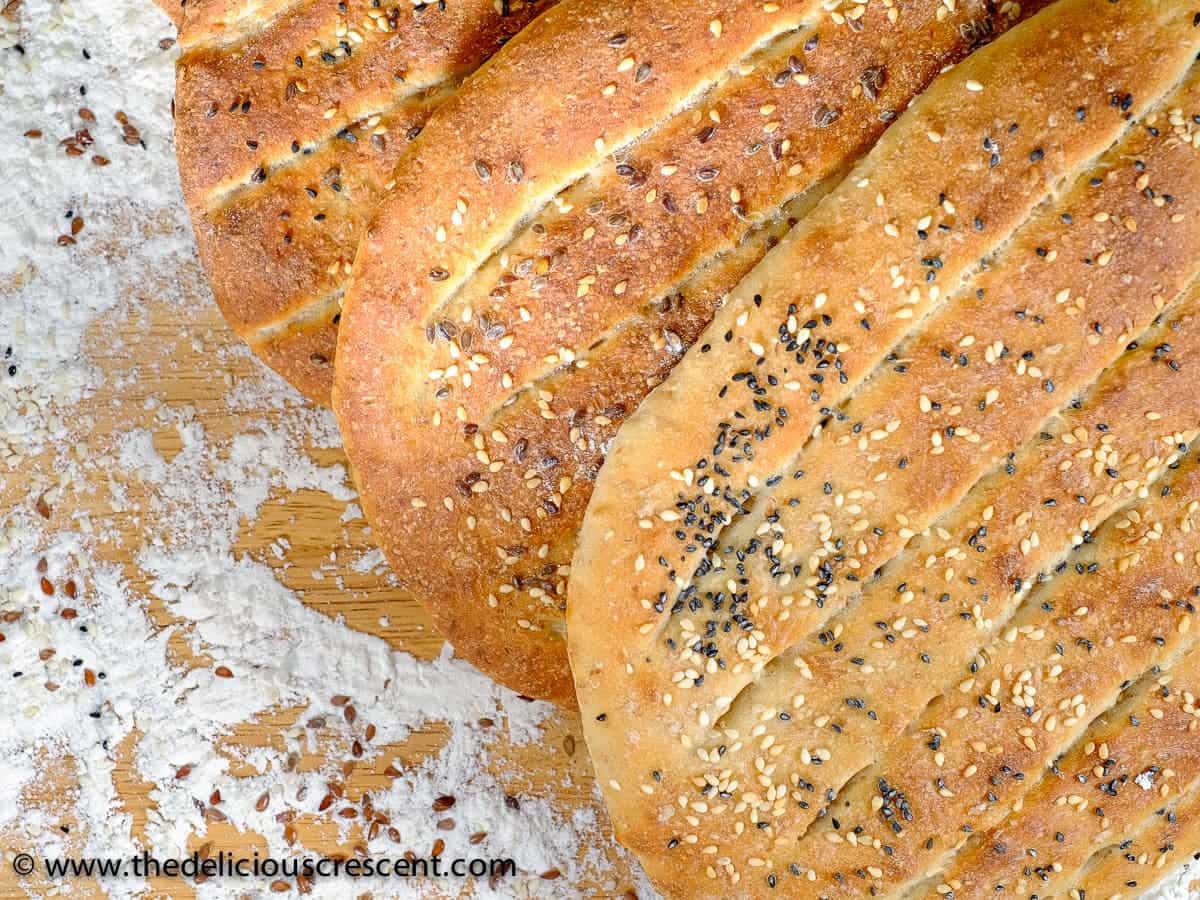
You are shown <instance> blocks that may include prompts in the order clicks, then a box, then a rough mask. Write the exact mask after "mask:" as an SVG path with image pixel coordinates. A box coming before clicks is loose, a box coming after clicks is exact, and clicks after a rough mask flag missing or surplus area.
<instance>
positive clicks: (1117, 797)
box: [926, 481, 1200, 900]
mask: <svg viewBox="0 0 1200 900" xmlns="http://www.w3.org/2000/svg"><path fill="white" fill-rule="evenodd" d="M1198 487H1200V481H1197V482H1195V483H1193V484H1192V485H1191V489H1192V491H1193V496H1196V494H1195V491H1196V489H1197V488H1198ZM1193 502H1196V501H1193ZM1172 524H1174V523H1172ZM1168 565H1169V563H1168ZM1193 644H1194V640H1193ZM1197 693H1200V648H1196V647H1194V646H1193V648H1192V649H1191V650H1190V651H1189V652H1187V653H1186V654H1184V655H1183V656H1182V658H1180V659H1178V660H1176V661H1173V662H1172V664H1170V665H1165V666H1163V667H1162V670H1160V669H1159V668H1157V667H1156V668H1155V669H1154V670H1153V671H1151V672H1149V673H1147V675H1146V676H1145V677H1144V678H1142V679H1141V680H1140V681H1139V682H1138V683H1137V684H1136V685H1134V686H1133V687H1132V688H1131V689H1130V690H1129V691H1128V693H1127V696H1125V697H1124V698H1123V699H1122V700H1121V702H1120V703H1118V704H1117V705H1116V706H1115V707H1114V708H1113V709H1112V710H1110V711H1109V712H1107V713H1105V714H1104V715H1102V716H1099V717H1098V718H1097V719H1096V721H1094V722H1093V723H1092V724H1091V726H1090V727H1089V728H1088V729H1087V731H1086V733H1085V734H1084V735H1083V736H1082V737H1081V739H1080V740H1079V741H1078V742H1076V743H1075V745H1074V746H1072V748H1071V749H1070V750H1069V751H1068V752H1067V753H1066V754H1064V756H1063V758H1062V759H1060V760H1058V761H1057V762H1056V765H1055V769H1054V770H1052V771H1050V772H1048V773H1047V774H1046V775H1045V776H1044V777H1043V778H1042V779H1041V781H1040V782H1039V783H1038V784H1037V785H1036V786H1035V787H1034V788H1033V789H1032V790H1030V791H1029V793H1028V795H1027V796H1026V797H1025V798H1024V802H1023V803H1021V804H1020V806H1019V808H1016V809H1014V810H1013V812H1012V813H1011V814H1010V815H1009V816H1008V817H1007V818H1006V819H1005V820H1004V821H1003V822H1002V823H1000V824H999V825H997V826H995V827H993V828H991V829H989V830H988V831H987V832H986V833H980V834H976V835H974V836H972V837H971V838H970V840H969V843H968V845H967V846H966V847H965V848H964V850H963V852H962V853H961V854H960V855H959V856H958V857H957V858H956V860H955V864H954V865H953V866H952V867H951V868H950V869H949V870H948V871H947V872H946V873H945V874H944V876H943V881H942V883H941V884H940V885H939V886H938V887H937V888H936V889H935V890H934V891H931V892H929V893H928V894H927V895H926V896H930V897H945V898H948V900H964V898H983V897H994V896H996V895H997V894H1000V893H1001V891H1003V894H1004V895H1005V896H1012V897H1020V898H1033V897H1037V896H1050V895H1053V894H1056V893H1059V892H1064V891H1065V889H1066V888H1067V887H1068V886H1069V885H1070V884H1071V882H1072V879H1073V876H1074V875H1075V874H1076V873H1077V872H1078V871H1079V868H1080V866H1082V865H1083V864H1085V863H1086V862H1087V860H1088V857H1089V856H1090V854H1091V853H1092V851H1094V850H1095V849H1097V848H1099V847H1102V846H1104V844H1105V843H1107V842H1108V841H1110V840H1114V839H1115V840H1122V839H1124V838H1127V837H1129V836H1132V835H1134V834H1136V833H1137V832H1138V831H1139V830H1140V829H1141V828H1142V827H1144V826H1145V825H1146V824H1148V823H1149V822H1150V821H1152V820H1153V818H1154V814H1155V811H1156V810H1158V809H1159V808H1161V806H1162V805H1163V804H1164V803H1167V802H1169V801H1170V800H1171V799H1172V798H1175V797H1179V796H1180V795H1181V794H1186V793H1188V792H1189V791H1191V790H1194V789H1195V788H1196V787H1198V786H1200V754H1198V753H1196V740H1197V735H1198V733H1200V708H1198V707H1197V705H1196V696H1197Z"/></svg>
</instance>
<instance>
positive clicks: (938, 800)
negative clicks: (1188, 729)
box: [789, 322, 1200, 898]
mask: <svg viewBox="0 0 1200 900" xmlns="http://www.w3.org/2000/svg"><path fill="white" fill-rule="evenodd" d="M1196 328H1197V323H1195V322H1193V323H1192V329H1191V330H1192V331H1193V332H1195V330H1196ZM1148 356H1149V354H1147V357H1148ZM1158 368H1159V369H1160V370H1161V369H1162V368H1165V367H1163V366H1161V364H1160V365H1159V366H1158ZM1160 374H1161V372H1160ZM1192 418H1193V420H1194V421H1195V420H1196V419H1197V418H1198V417H1197V416H1196V414H1195V413H1194V412H1193V414H1192ZM1194 456H1195V453H1194V449H1193V451H1192V457H1189V458H1188V459H1187V460H1186V461H1184V462H1183V463H1182V464H1180V465H1179V467H1178V471H1168V472H1167V473H1166V474H1165V475H1164V476H1163V478H1162V479H1161V481H1159V482H1157V483H1155V484H1154V485H1153V489H1152V490H1151V491H1149V492H1148V496H1146V497H1145V498H1144V499H1140V500H1138V501H1136V502H1134V503H1133V504H1132V505H1130V506H1128V507H1127V508H1125V509H1123V510H1121V511H1120V512H1119V513H1118V514H1117V515H1115V516H1111V517H1109V519H1108V520H1107V521H1106V522H1105V523H1104V525H1103V526H1101V527H1100V528H1099V529H1098V530H1097V532H1096V533H1095V535H1094V536H1093V537H1092V539H1091V540H1089V541H1088V543H1087V544H1086V545H1085V546H1083V547H1081V548H1080V549H1079V550H1078V551H1077V552H1076V553H1075V554H1073V556H1072V557H1071V558H1070V560H1069V563H1065V564H1063V567H1062V570H1061V572H1060V574H1058V575H1057V577H1055V578H1053V579H1052V580H1050V581H1049V582H1048V583H1046V584H1045V585H1043V586H1042V587H1039V588H1035V589H1034V591H1033V592H1032V594H1031V595H1030V596H1029V598H1028V600H1027V601H1026V602H1024V603H1023V604H1022V606H1021V607H1020V609H1019V610H1018V611H1017V613H1016V615H1014V616H1013V617H1012V618H1011V619H1009V620H1008V621H1007V622H1005V623H1002V624H1000V623H998V624H999V629H998V633H997V634H996V637H995V638H994V639H993V640H992V642H991V644H990V645H989V646H985V647H983V648H982V649H980V650H979V652H978V653H977V654H973V653H972V652H971V651H970V649H969V644H968V647H967V648H966V649H964V650H963V651H962V652H961V653H959V654H958V655H959V657H960V664H959V665H958V666H956V671H955V675H954V679H953V681H954V683H951V684H945V685H943V686H942V687H943V688H944V691H943V693H941V695H940V696H938V697H936V698H935V699H934V700H933V701H932V702H931V703H930V704H929V706H928V707H927V708H925V709H924V710H923V711H922V712H920V713H919V714H918V715H916V717H915V721H914V722H913V723H912V724H911V725H909V726H908V728H907V729H905V730H904V732H903V734H901V735H900V736H899V737H898V738H896V739H895V740H894V741H893V742H892V743H891V744H890V746H888V747H887V749H886V751H885V752H883V753H882V755H880V756H879V758H878V759H876V760H874V761H873V762H872V763H871V764H870V765H869V766H867V767H866V768H865V769H862V770H861V771H860V772H858V773H857V774H855V777H854V778H853V780H852V781H851V782H850V783H849V784H847V785H846V787H845V788H844V789H842V790H841V791H840V792H839V793H838V794H837V796H836V798H835V799H834V800H833V802H831V803H829V804H828V805H827V810H828V814H827V815H826V816H824V817H823V818H821V819H820V820H819V821H817V822H816V823H815V824H814V825H813V826H812V827H811V828H810V829H809V830H808V831H807V832H806V833H805V834H804V836H803V837H802V838H800V839H799V840H798V841H795V842H794V843H793V844H792V846H791V847H789V852H790V854H792V855H794V857H795V858H796V859H797V860H802V861H803V864H804V866H805V868H806V874H807V872H812V873H813V876H812V879H813V883H814V884H815V886H817V887H818V888H819V889H820V890H821V892H822V894H823V895H824V896H828V897H830V898H833V897H853V896H857V894H855V889H860V890H861V889H863V888H866V887H869V888H870V889H871V890H873V891H875V892H876V893H878V894H879V895H888V894H893V893H896V892H903V891H908V890H912V889H913V888H914V887H916V886H917V885H918V883H919V882H920V881H921V880H922V879H923V877H924V876H925V875H926V873H929V872H936V871H938V870H939V869H941V868H943V867H944V866H945V865H946V863H947V861H948V860H954V863H953V865H954V866H955V867H956V868H963V867H964V866H965V863H960V862H959V861H958V859H957V857H956V856H955V854H956V852H958V851H959V849H960V847H961V846H962V845H963V843H964V842H965V841H967V840H968V839H969V838H970V836H971V835H972V834H975V833H978V832H981V831H984V830H987V829H990V828H993V827H995V826H996V825H997V824H998V823H999V822H1000V821H1001V820H1002V819H1003V818H1004V816H1005V815H1006V813H1007V812H1008V811H1009V810H1010V809H1012V808H1014V807H1019V806H1020V805H1021V803H1022V797H1023V796H1024V795H1025V794H1026V792H1027V791H1029V790H1030V789H1031V788H1032V787H1033V785H1035V784H1036V783H1037V780H1038V779H1039V778H1040V777H1041V773H1042V772H1043V771H1045V770H1047V769H1050V768H1052V767H1053V765H1054V762H1055V760H1056V759H1057V758H1058V757H1059V756H1060V755H1061V754H1062V753H1064V752H1066V751H1067V750H1068V749H1069V748H1070V747H1071V746H1072V744H1073V742H1074V741H1075V740H1076V739H1077V738H1079V736H1080V735H1081V734H1082V733H1083V731H1084V729H1085V728H1087V727H1088V724H1089V722H1091V721H1092V720H1093V719H1094V718H1095V717H1096V716H1097V715H1103V714H1105V713H1106V712H1107V711H1108V710H1109V708H1110V707H1111V705H1112V704H1113V702H1114V701H1115V700H1116V698H1117V697H1118V695H1119V694H1120V692H1121V691H1122V690H1123V689H1124V687H1125V686H1126V685H1127V684H1128V683H1129V682H1131V681H1134V680H1136V679H1138V678H1139V677H1140V676H1141V675H1142V674H1143V673H1145V672H1147V671H1149V670H1152V669H1154V668H1155V667H1159V666H1163V665H1166V664H1167V663H1169V662H1170V661H1172V660H1173V659H1175V658H1177V657H1178V656H1179V655H1181V654H1182V653H1185V652H1188V651H1189V650H1190V649H1191V648H1192V647H1193V646H1194V645H1195V642H1196V637H1197V633H1198V632H1197V630H1196V629H1194V628H1193V627H1192V626H1193V624H1194V619H1195V605H1194V595H1193V590H1194V588H1195V586H1196V585H1195V580H1194V574H1195V573H1194V572H1193V571H1190V570H1189V568H1188V567H1187V566H1184V565H1180V564H1179V563H1178V562H1176V561H1175V559H1174V558H1175V557H1176V556H1177V555H1179V554H1183V555H1185V556H1186V557H1188V558H1189V559H1190V558H1191V557H1192V556H1193V555H1194V554H1195V553H1196V552H1197V551H1198V550H1200V532H1197V531H1195V530H1192V529H1190V527H1189V526H1188V525H1187V523H1188V521H1189V520H1190V518H1191V517H1192V516H1193V515H1194V513H1195V511H1196V509H1197V508H1198V507H1200V499H1198V498H1200V468H1198V467H1197V466H1196V465H1195V460H1194ZM1166 489H1169V490H1166ZM1159 527H1163V528H1164V529H1165V530H1164V531H1162V532H1160V531H1158V530H1157V529H1158V528H1159ZM935 628H936V626H935ZM961 630H962V629H960V631H961ZM941 631H942V639H943V642H944V640H945V639H946V638H947V637H952V635H948V634H946V633H945V629H942V630H941ZM994 631H995V630H994ZM935 633H936V631H935ZM964 643H965V642H964ZM848 650H849V651H850V652H854V651H853V645H851V646H850V647H848ZM868 652H869V651H868ZM933 652H934V654H935V655H939V654H938V653H937V651H936V650H934V651H933ZM949 652H950V653H951V654H953V653H954V652H955V651H949ZM895 674H896V675H899V674H900V673H899V672H896V673H895ZM896 693H897V694H902V693H903V692H901V691H897V692H896ZM909 699H910V698H908V697H906V696H902V697H901V700H902V701H905V702H907V701H908V700H909ZM875 702H876V703H878V704H880V706H879V708H880V710H881V714H882V713H883V712H884V707H885V701H883V700H882V699H879V698H876V700H875ZM910 705H911V704H910ZM918 708H919V706H918ZM889 712H890V711H889ZM1195 749H1200V736H1198V743H1197V744H1196V747H1195ZM1062 849H1064V850H1067V849H1070V850H1071V851H1072V852H1077V853H1085V858H1086V856H1089V855H1090V854H1091V852H1093V851H1094V850H1097V849H1100V848H1099V847H1091V848H1079V847H1072V848H1068V847H1067V846H1066V844H1064V845H1063V848H1062ZM872 870H874V871H872ZM859 871H865V872H868V873H869V875H868V876H867V877H863V878H861V879H855V880H851V881H850V882H848V883H846V884H838V883H836V880H835V878H834V875H835V873H837V872H859Z"/></svg>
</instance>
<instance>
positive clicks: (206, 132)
mask: <svg viewBox="0 0 1200 900" xmlns="http://www.w3.org/2000/svg"><path fill="white" fill-rule="evenodd" d="M552 2H553V0H455V2H453V3H410V2H408V0H405V2H403V3H389V4H387V5H384V4H381V3H379V2H378V0H191V2H189V3H188V4H186V5H185V6H183V7H182V8H181V10H180V11H181V13H182V24H181V27H180V45H181V51H182V52H181V55H180V58H179V61H178V63H177V67H176V98H175V120H176V150H177V155H178V158H179V170H180V176H181V180H182V183H183V190H184V197H185V199H186V200H187V203H188V207H189V209H190V211H191V215H192V223H193V226H194V229H195V232H196V240H197V244H198V245H199V249H200V257H201V259H202V261H203V263H204V267H205V271H206V273H207V275H208V280H209V283H210V285H211V286H212V290H213V294H214V296H215V297H216V299H217V302H218V303H219V304H220V306H221V309H222V311H223V312H224V314H225V316H226V318H227V319H228V320H229V323H230V324H231V325H232V326H233V328H234V330H235V331H237V333H238V334H239V335H241V337H242V338H244V339H245V340H246V341H247V342H248V343H249V344H250V346H251V347H252V348H253V349H254V350H255V351H256V352H257V353H258V354H259V356H260V357H261V358H262V359H263V360H264V361H265V362H267V363H268V364H269V365H270V366H271V367H272V368H274V369H275V370H277V371H278V372H279V373H280V374H282V375H283V376H284V377H285V378H287V379H288V380H289V381H290V382H291V383H292V384H294V385H295V386H296V387H297V388H299V389H300V390H301V391H302V392H303V393H305V394H306V395H307V396H309V397H310V398H312V399H314V400H317V401H319V402H322V403H328V402H329V391H330V386H331V384H332V380H333V369H332V359H333V352H334V344H335V341H336V334H337V315H338V304H339V301H340V297H341V293H342V290H343V289H344V286H345V282H346V280H347V277H348V273H349V269H350V262H351V260H352V259H353V258H354V251H355V247H356V246H357V244H358V239H359V237H360V235H361V233H362V230H363V227H364V225H365V223H366V221H367V218H368V216H369V215H370V213H371V211H372V210H373V209H374V207H375V202H376V201H377V199H378V198H379V197H380V196H381V195H382V194H383V192H384V190H385V187H386V184H387V181H388V177H389V174H390V172H391V170H392V167H393V166H394V165H395V163H396V160H397V159H398V158H399V156H400V154H401V153H403V151H404V149H405V147H406V146H407V144H408V142H409V141H410V140H411V138H412V137H413V136H414V135H415V134H416V133H417V132H418V131H419V130H420V128H421V126H422V125H423V124H424V122H425V120H426V119H427V118H428V117H429V115H430V114H431V113H432V111H433V110H434V108H436V107H437V105H438V104H440V103H442V102H443V101H444V100H445V99H446V98H447V97H448V96H450V95H451V94H452V93H453V92H454V90H455V88H456V87H457V85H458V83H459V82H460V81H461V80H462V78H463V77H464V76H466V75H467V74H469V73H470V72H471V71H472V70H474V69H475V68H476V67H478V66H479V65H480V64H481V63H482V62H483V61H484V60H486V59H487V57H488V56H490V55H491V54H492V53H494V52H495V51H496V50H498V49H499V48H500V47H501V46H502V45H503V44H504V43H505V42H506V41H507V40H508V39H509V38H511V37H512V36H513V35H514V34H516V33H517V31H518V30H519V29H520V28H521V27H522V26H523V25H525V24H526V23H527V22H528V21H530V19H532V18H533V17H534V16H535V15H536V14H537V13H538V12H540V11H541V10H543V9H546V8H548V7H549V6H550V5H551V4H552Z"/></svg>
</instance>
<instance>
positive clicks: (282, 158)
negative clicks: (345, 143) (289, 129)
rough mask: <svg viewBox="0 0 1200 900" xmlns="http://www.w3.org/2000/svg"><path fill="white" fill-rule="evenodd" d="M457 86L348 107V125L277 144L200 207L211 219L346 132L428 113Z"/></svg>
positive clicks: (215, 188) (423, 88)
mask: <svg viewBox="0 0 1200 900" xmlns="http://www.w3.org/2000/svg"><path fill="white" fill-rule="evenodd" d="M457 86H458V82H457V81H456V80H454V79H441V80H434V81H430V82H428V83H427V84H417V85H412V86H411V89H406V90H404V91H398V92H397V93H396V94H395V96H394V100H393V101H392V102H390V103H386V104H383V105H374V106H371V105H368V106H366V107H365V108H363V109H353V108H351V109H350V116H349V124H345V123H343V124H340V125H334V126H330V127H329V128H328V129H326V130H325V131H323V132H322V133H320V134H318V135H317V136H316V137H315V139H313V140H311V141H308V142H307V143H305V144H302V145H301V146H300V149H299V150H296V151H292V150H291V149H290V147H289V148H288V149H287V150H286V151H282V150H280V147H283V146H286V144H285V143H284V142H281V143H280V145H279V147H276V148H275V149H276V151H277V155H276V156H274V157H273V158H270V159H268V158H267V157H265V156H256V157H255V158H254V160H252V161H251V162H249V163H247V164H246V166H244V167H243V169H242V170H241V171H238V172H236V173H233V174H231V175H230V176H229V177H228V178H224V179H222V180H221V181H218V182H216V183H214V184H212V185H211V186H210V187H209V189H208V191H207V192H206V193H205V195H204V208H205V210H206V212H207V214H208V215H209V216H213V215H216V214H217V213H220V212H221V211H222V210H223V209H225V208H226V207H228V206H229V205H230V204H231V203H232V202H234V201H235V200H238V199H241V198H242V197H243V196H245V195H247V194H251V193H254V192H267V191H270V190H271V189H272V188H273V185H272V183H271V178H272V176H273V175H275V174H277V173H281V172H288V171H290V170H292V169H298V168H300V167H302V166H304V165H305V164H307V163H309V162H310V161H315V160H316V159H317V155H318V154H319V153H320V152H321V151H322V150H324V149H325V148H327V147H328V146H329V145H330V144H332V143H333V142H334V141H335V140H338V139H339V136H340V135H342V134H344V133H345V132H346V131H347V129H349V128H353V127H355V126H356V125H358V124H359V123H364V122H367V121H368V120H369V119H373V118H376V117H380V118H382V117H385V116H388V117H390V116H394V115H397V114H398V113H399V112H400V111H401V110H403V109H405V108H407V107H410V106H411V107H412V108H413V109H428V110H430V111H432V110H433V109H436V108H437V106H438V105H440V104H441V103H443V102H445V100H446V98H447V97H449V96H450V95H451V94H452V93H453V92H454V90H455V89H456V88H457ZM405 87H406V88H409V87H410V85H409V84H407V83H406V85H405ZM343 109H345V107H343ZM258 169H262V171H263V172H264V175H265V177H264V178H263V179H262V180H255V179H254V178H251V175H252V174H253V173H254V172H255V171H257V170H258Z"/></svg>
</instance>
